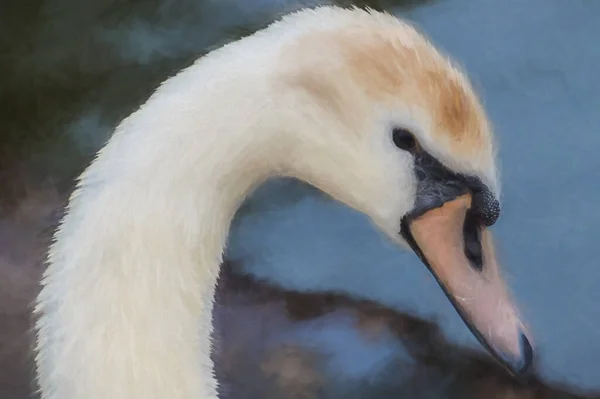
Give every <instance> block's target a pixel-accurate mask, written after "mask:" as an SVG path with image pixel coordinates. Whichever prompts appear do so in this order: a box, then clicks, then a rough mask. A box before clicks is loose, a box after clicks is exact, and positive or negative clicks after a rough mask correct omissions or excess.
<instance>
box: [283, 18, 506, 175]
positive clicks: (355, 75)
mask: <svg viewBox="0 0 600 399" xmlns="http://www.w3.org/2000/svg"><path fill="white" fill-rule="evenodd" d="M372 17H373V16H372ZM374 22H375V23H373V21H371V20H369V19H368V18H365V20H362V21H359V22H357V23H349V24H348V25H347V26H341V27H338V28H336V29H332V30H328V31H321V30H315V31H313V32H311V33H307V34H304V35H302V36H301V37H300V38H299V39H298V40H297V41H296V43H295V44H294V46H290V48H289V50H290V51H288V52H287V53H285V54H286V57H287V58H288V60H287V65H293V67H292V68H291V69H288V71H287V72H288V73H290V75H288V77H289V76H293V80H294V83H295V84H299V85H301V86H303V88H304V89H306V90H307V91H309V92H310V93H311V94H312V95H314V97H316V98H318V100H319V101H320V102H322V103H326V104H327V108H328V109H330V110H334V111H335V112H336V113H337V115H336V117H337V118H341V119H343V120H346V122H347V123H349V124H354V125H357V124H358V125H360V123H361V118H362V122H365V123H368V119H369V118H372V116H373V115H372V114H369V110H372V109H373V107H372V105H373V104H377V105H379V106H383V107H384V108H387V109H390V110H399V109H401V110H402V111H403V112H404V114H403V115H404V117H406V118H407V119H410V120H411V122H414V124H416V125H417V127H418V129H417V130H418V131H417V134H418V135H419V139H420V140H421V141H423V142H424V143H423V144H424V145H425V146H427V147H428V149H429V150H432V151H433V152H434V153H435V154H436V155H437V156H438V158H440V160H442V161H444V162H445V163H446V164H447V165H448V166H450V167H451V168H453V169H455V170H457V171H461V172H470V173H475V174H478V175H480V176H481V177H484V178H485V180H487V181H488V182H489V183H491V184H492V185H494V186H495V185H496V182H495V166H494V149H493V137H492V131H491V129H490V125H489V123H488V119H487V116H486V114H485V111H484V109H483V107H482V105H481V103H480V101H479V99H478V97H477V95H476V94H475V93H474V91H473V89H472V87H471V84H470V82H469V81H468V79H467V78H466V77H465V75H464V74H463V73H462V72H461V71H460V70H459V69H458V68H456V67H455V66H453V65H452V63H451V62H450V61H449V60H448V59H447V58H446V57H445V56H443V55H442V54H440V53H439V52H438V51H437V50H436V49H435V48H434V47H433V46H432V45H431V44H430V43H429V42H428V41H427V39H426V38H425V37H424V36H422V35H421V34H419V33H418V32H417V31H416V30H415V29H414V28H412V27H411V26H409V25H407V24H405V23H403V22H401V21H399V20H397V19H395V18H392V17H381V16H378V17H377V18H376V19H375V21H374ZM290 71H293V72H290ZM359 130H360V129H359Z"/></svg>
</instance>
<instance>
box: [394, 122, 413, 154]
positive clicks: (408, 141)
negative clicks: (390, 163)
mask: <svg viewBox="0 0 600 399" xmlns="http://www.w3.org/2000/svg"><path fill="white" fill-rule="evenodd" d="M392 140H394V144H395V145H396V147H398V148H400V149H401V150H404V151H408V152H415V150H416V149H417V140H416V139H415V136H414V135H413V134H412V133H411V132H410V131H409V130H407V129H404V128H399V127H398V128H395V129H394V130H393V132H392Z"/></svg>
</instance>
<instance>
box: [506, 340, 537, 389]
mask: <svg viewBox="0 0 600 399" xmlns="http://www.w3.org/2000/svg"><path fill="white" fill-rule="evenodd" d="M520 339H521V356H520V357H518V358H512V359H508V358H507V357H506V356H503V360H504V362H505V364H506V366H507V367H508V368H509V370H510V372H511V374H513V375H514V376H515V377H516V378H517V379H519V380H523V381H525V380H527V379H528V377H529V376H530V373H531V370H532V365H533V347H532V346H531V343H530V342H529V340H528V339H527V336H526V335H525V334H523V333H521V338H520Z"/></svg>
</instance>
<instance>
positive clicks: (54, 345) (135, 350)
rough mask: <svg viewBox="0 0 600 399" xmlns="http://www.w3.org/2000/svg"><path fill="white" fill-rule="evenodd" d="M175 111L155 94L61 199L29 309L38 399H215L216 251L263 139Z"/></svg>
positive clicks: (262, 173)
mask: <svg viewBox="0 0 600 399" xmlns="http://www.w3.org/2000/svg"><path fill="white" fill-rule="evenodd" d="M165 97H166V98H167V100H164V98H165ZM212 100H213V101H216V100H215V96H214V95H213V98H212ZM198 102H200V103H202V101H196V103H198ZM173 104H175V105H177V104H180V102H179V101H173V99H172V98H171V97H168V96H162V97H160V98H159V99H155V100H153V101H150V102H149V103H148V104H147V105H146V106H145V107H144V108H143V109H142V110H140V111H138V112H137V113H136V114H134V115H132V116H131V117H129V118H128V119H127V120H125V121H124V122H123V123H122V124H121V125H120V126H119V128H118V129H117V131H116V132H115V134H114V136H113V137H112V138H111V140H110V141H109V143H108V144H107V145H106V146H105V148H103V150H102V151H100V153H99V155H98V157H97V159H96V160H95V161H94V162H93V163H92V165H91V166H90V167H89V168H88V169H87V170H86V171H85V172H84V174H83V175H82V177H81V180H80V183H79V185H78V188H77V190H76V191H75V193H74V194H73V196H72V197H71V199H70V203H69V207H68V211H67V213H66V215H65V217H64V219H63V221H62V223H61V226H60V228H59V229H58V231H57V233H56V235H55V243H54V244H53V245H52V247H51V249H50V254H49V258H48V268H47V270H46V272H45V276H44V281H43V288H42V291H41V293H40V295H39V297H38V301H37V307H36V312H37V314H38V315H39V316H40V317H39V320H38V322H37V332H38V340H37V357H36V362H37V369H38V382H39V385H40V388H41V393H42V398H43V399H59V398H60V399H83V398H85V399H100V398H103V399H106V398H111V399H142V398H144V399H159V398H160V399H163V398H172V399H216V398H217V383H216V380H215V378H214V376H213V363H212V361H211V354H210V348H212V344H211V334H212V330H213V328H212V309H213V300H214V292H215V287H216V283H217V279H218V275H219V267H220V263H221V260H222V253H223V248H224V246H225V243H226V240H227V233H228V230H229V227H230V223H231V220H232V218H233V216H234V214H235V212H236V210H237V208H238V207H239V205H240V204H241V202H242V201H243V200H244V198H245V197H246V195H247V194H248V193H249V192H250V191H251V190H252V189H253V188H254V187H255V186H256V185H258V184H260V183H261V182H262V181H263V180H264V179H266V178H267V177H268V176H269V174H270V173H271V171H272V169H273V168H272V165H273V163H272V162H271V161H265V160H269V159H272V157H271V158H269V156H268V154H263V153H262V152H261V140H262V136H261V135H260V134H256V135H251V134H250V137H253V139H254V141H250V140H246V141H244V142H241V141H240V135H242V134H244V133H248V132H250V130H251V126H246V127H243V126H240V125H239V123H238V122H237V119H236V118H233V119H231V118H230V119H229V120H227V121H226V120H223V118H221V119H219V118H217V117H216V116H215V115H214V114H211V113H210V112H208V113H207V116H203V117H202V118H201V119H200V120H199V119H198V118H196V119H190V118H189V116H188V115H189V114H188V113H186V111H187V110H186V109H183V110H182V109H181V107H174V105H173ZM242 111H243V110H242ZM174 120H175V121H178V122H177V123H178V126H176V127H174V126H173V121H174ZM258 120H260V116H256V119H254V120H253V121H254V122H256V121H258ZM232 121H233V122H232ZM232 123H237V125H236V126H230V125H231V124H232ZM228 124H229V126H228ZM198 126H211V127H212V128H211V129H202V128H200V129H199V128H198ZM259 160H260V161H259Z"/></svg>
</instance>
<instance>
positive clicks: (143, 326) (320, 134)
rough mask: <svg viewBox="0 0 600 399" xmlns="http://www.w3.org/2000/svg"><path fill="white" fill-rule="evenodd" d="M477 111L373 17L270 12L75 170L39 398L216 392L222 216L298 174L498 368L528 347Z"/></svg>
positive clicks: (41, 328) (418, 42) (522, 365)
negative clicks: (414, 268)
mask: <svg viewBox="0 0 600 399" xmlns="http://www.w3.org/2000/svg"><path fill="white" fill-rule="evenodd" d="M494 157H495V156H494V145H493V138H492V132H491V129H490V126H489V124H488V120H487V118H486V116H485V113H484V110H483V108H482V106H481V105H480V103H479V101H478V99H477V97H476V95H475V94H474V93H473V90H472V88H471V86H470V84H469V83H468V81H467V79H466V78H465V77H464V76H463V74H462V73H461V72H460V71H459V70H458V69H457V68H456V67H454V66H452V64H451V63H450V62H449V61H448V60H447V59H446V58H445V57H444V56H442V55H441V54H440V53H438V52H437V51H436V50H435V49H434V47H433V46H432V45H431V44H430V43H429V42H428V41H427V40H426V39H424V38H423V37H422V36H421V35H420V34H419V33H417V31H416V30H414V29H413V28H411V27H410V26H408V25H407V24H405V23H403V22H401V21H399V20H398V19H396V18H394V17H392V16H390V15H387V14H382V13H378V12H374V11H370V10H368V11H364V10H359V9H349V10H346V9H340V8H335V7H322V8H317V9H314V10H304V11H301V12H297V13H294V14H291V15H288V16H286V17H284V18H283V19H282V20H280V21H279V22H276V23H274V24H272V25H271V26H270V27H268V28H267V29H265V30H262V31H259V32H257V33H255V34H254V35H252V36H250V37H247V38H244V39H242V40H240V41H237V42H234V43H231V44H229V45H227V46H224V47H222V48H220V49H218V50H216V51H213V52H212V53H210V54H208V55H207V56H205V57H203V58H201V59H200V60H198V61H197V62H196V63H195V64H194V65H192V66H190V67H189V68H187V69H185V70H184V71H182V72H181V73H179V74H178V75H177V76H175V77H173V78H171V79H169V80H167V81H166V82H165V83H164V84H163V85H162V86H161V87H160V88H159V89H158V90H157V91H156V92H155V93H154V95H153V96H152V97H151V98H150V99H149V100H148V101H147V102H146V103H145V104H144V105H143V106H142V107H141V108H140V109H139V110H138V111H136V112H135V113H133V114H132V115H131V116H129V117H128V118H126V119H125V120H124V121H123V122H122V123H121V124H120V125H119V126H118V128H117V129H116V131H115V133H114V135H113V136H112V138H111V139H110V141H109V142H108V143H107V145H106V146H105V147H104V148H103V149H102V150H101V151H100V152H99V153H98V156H97V158H96V159H95V160H94V162H93V163H92V165H91V166H90V167H89V168H88V169H87V170H86V171H85V172H84V173H83V174H82V176H81V178H80V181H79V184H78V187H77V189H76V191H75V192H74V194H73V195H72V197H71V199H70V204H69V207H68V212H67V214H66V216H65V217H64V219H63V221H62V224H61V226H60V228H59V229H58V231H57V232H56V236H55V242H54V243H53V245H52V247H51V250H50V254H49V260H48V262H49V265H48V268H47V271H46V273H45V276H44V279H43V289H42V291H41V293H40V294H39V298H38V301H37V307H36V312H37V314H38V315H39V320H38V322H37V357H36V361H37V372H38V382H39V385H40V390H41V394H42V398H44V399H100V398H102V399H152V398H157V399H158V398H160V399H166V398H169V399H183V398H185V399H207V398H217V396H218V395H217V381H216V380H215V378H214V376H213V364H212V362H211V358H210V348H211V338H210V336H211V331H212V325H211V310H212V307H213V294H214V289H215V284H216V282H217V277H218V274H219V265H220V262H221V254H222V251H223V246H224V244H225V240H226V236H227V232H228V228H229V225H230V221H231V219H232V217H233V215H234V213H235V211H236V209H237V208H238V206H239V205H240V204H241V202H242V201H243V200H244V198H245V197H246V196H247V195H248V193H250V192H251V191H252V189H254V188H255V187H256V186H257V185H259V184H260V183H261V182H263V181H264V180H265V179H267V178H269V177H271V176H275V175H283V176H295V177H298V178H300V179H302V180H304V181H306V182H308V183H310V184H312V185H314V186H316V187H318V188H320V189H321V190H323V191H324V192H326V193H328V194H330V195H331V196H332V197H334V198H336V199H337V200H339V201H341V202H343V203H345V204H348V205H349V206H351V207H354V208H355V209H358V210H360V211H361V212H364V213H365V214H367V215H368V216H370V217H371V219H372V220H373V221H374V223H375V224H376V225H377V226H379V228H381V230H382V231H383V232H385V233H386V234H387V235H388V236H389V237H390V238H392V239H393V240H395V241H397V242H399V243H408V244H409V246H410V247H412V248H413V249H414V250H415V251H416V253H417V254H418V255H419V256H420V257H421V259H422V260H423V261H424V263H425V264H426V265H427V266H428V267H430V269H431V270H432V272H433V273H434V274H435V275H436V277H437V278H438V281H440V284H441V285H442V287H443V288H444V290H445V291H446V293H447V295H448V297H449V298H450V299H451V300H452V302H453V304H454V305H455V307H456V308H457V310H458V311H459V313H460V314H461V315H462V316H463V318H464V319H465V321H466V322H467V323H468V325H469V326H470V327H471V328H472V331H473V332H474V333H475V334H476V335H477V336H478V338H479V339H480V340H481V342H482V343H483V344H484V345H486V346H487V347H488V348H489V349H490V350H491V352H492V353H493V354H495V355H496V356H497V358H499V359H500V360H501V361H502V362H503V363H504V364H505V365H506V367H507V368H508V369H510V370H513V371H514V372H520V371H523V370H524V369H526V368H527V367H528V366H529V363H530V362H531V358H532V350H531V346H530V345H529V341H528V340H527V339H526V338H525V335H524V334H523V331H524V328H523V325H522V323H521V321H520V319H519V317H518V316H517V312H516V310H515V308H514V307H513V305H512V303H511V300H510V299H509V296H508V294H507V293H506V291H505V289H504V285H503V282H502V278H501V277H500V275H499V273H498V267H497V265H496V261H495V257H494V254H493V250H492V247H491V241H490V240H491V238H490V233H489V231H488V230H487V229H485V227H486V226H489V225H491V224H493V222H494V221H495V219H496V218H497V213H498V210H499V208H498V202H497V197H498V195H499V194H498V190H499V188H498V180H497V174H496V166H495V161H494Z"/></svg>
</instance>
